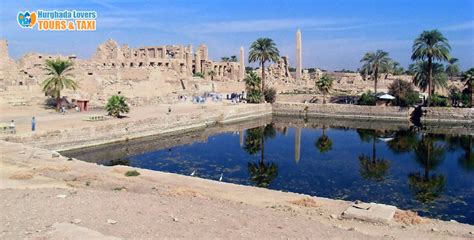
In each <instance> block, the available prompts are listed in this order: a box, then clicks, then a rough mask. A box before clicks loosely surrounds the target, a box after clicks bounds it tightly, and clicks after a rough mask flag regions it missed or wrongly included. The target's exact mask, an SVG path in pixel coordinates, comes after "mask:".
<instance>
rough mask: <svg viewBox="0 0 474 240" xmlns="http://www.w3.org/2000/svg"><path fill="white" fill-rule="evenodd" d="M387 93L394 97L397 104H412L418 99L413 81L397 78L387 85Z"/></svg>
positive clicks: (405, 105)
mask: <svg viewBox="0 0 474 240" xmlns="http://www.w3.org/2000/svg"><path fill="white" fill-rule="evenodd" d="M388 94H390V95H392V96H394V97H395V100H394V103H395V105H397V106H402V107H407V106H413V105H415V104H416V103H418V101H419V94H418V93H417V92H415V90H414V87H413V83H411V82H407V81H403V80H400V79H397V80H395V81H393V82H392V83H391V84H390V86H388Z"/></svg>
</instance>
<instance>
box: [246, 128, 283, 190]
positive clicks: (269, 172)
mask: <svg viewBox="0 0 474 240" xmlns="http://www.w3.org/2000/svg"><path fill="white" fill-rule="evenodd" d="M275 136H276V130H275V127H274V126H273V124H268V125H266V126H262V127H257V128H252V129H248V130H247V133H246V136H245V145H244V150H246V151H247V152H248V153H249V154H250V155H255V154H257V153H258V152H259V151H260V161H258V162H257V163H255V162H248V164H247V169H248V172H249V175H250V180H251V181H252V182H253V183H254V184H255V186H257V187H265V188H266V187H268V186H269V185H270V183H271V182H272V181H273V180H274V179H275V178H276V177H277V176H278V165H277V164H275V163H273V162H269V163H265V139H268V138H273V137H275Z"/></svg>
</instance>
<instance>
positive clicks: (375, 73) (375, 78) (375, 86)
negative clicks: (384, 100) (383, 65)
mask: <svg viewBox="0 0 474 240" xmlns="http://www.w3.org/2000/svg"><path fill="white" fill-rule="evenodd" d="M377 75H379V68H378V67H375V71H374V93H375V94H377V78H378V76H377Z"/></svg>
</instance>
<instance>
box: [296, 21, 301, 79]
mask: <svg viewBox="0 0 474 240" xmlns="http://www.w3.org/2000/svg"><path fill="white" fill-rule="evenodd" d="M301 56H302V55H301V31H300V30H299V29H298V31H296V57H295V59H296V80H298V81H299V80H301V72H302V70H303V69H302V67H303V64H302V59H301Z"/></svg>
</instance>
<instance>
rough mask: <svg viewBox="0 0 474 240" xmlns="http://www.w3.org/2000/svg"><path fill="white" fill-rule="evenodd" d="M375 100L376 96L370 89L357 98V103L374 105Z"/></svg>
mask: <svg viewBox="0 0 474 240" xmlns="http://www.w3.org/2000/svg"><path fill="white" fill-rule="evenodd" d="M376 102H377V97H376V96H375V95H374V94H373V93H372V92H371V91H367V92H365V93H363V94H362V95H361V96H360V98H359V100H358V101H357V104H358V105H368V106H375V103H376Z"/></svg>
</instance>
